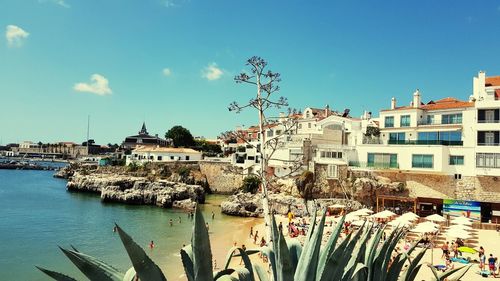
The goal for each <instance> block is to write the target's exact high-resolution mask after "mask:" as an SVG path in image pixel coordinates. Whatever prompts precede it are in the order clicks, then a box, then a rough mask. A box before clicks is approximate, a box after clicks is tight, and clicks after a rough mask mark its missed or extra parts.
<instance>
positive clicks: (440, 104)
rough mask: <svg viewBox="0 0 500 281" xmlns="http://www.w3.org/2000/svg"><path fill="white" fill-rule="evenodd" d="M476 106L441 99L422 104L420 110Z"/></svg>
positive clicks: (403, 107) (470, 103)
mask: <svg viewBox="0 0 500 281" xmlns="http://www.w3.org/2000/svg"><path fill="white" fill-rule="evenodd" d="M472 106H474V102H468V101H461V100H459V99H456V98H451V97H447V98H444V99H440V100H437V101H430V102H429V103H427V104H420V106H419V107H418V108H419V109H423V110H440V109H452V108H463V107H472ZM412 108H414V107H411V106H399V107H396V108H395V109H384V110H382V111H391V110H403V109H412Z"/></svg>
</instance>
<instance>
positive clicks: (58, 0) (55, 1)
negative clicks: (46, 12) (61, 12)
mask: <svg viewBox="0 0 500 281" xmlns="http://www.w3.org/2000/svg"><path fill="white" fill-rule="evenodd" d="M38 2H39V3H46V2H49V3H53V4H56V5H59V6H61V7H64V8H69V7H70V5H69V4H68V3H66V0H38Z"/></svg>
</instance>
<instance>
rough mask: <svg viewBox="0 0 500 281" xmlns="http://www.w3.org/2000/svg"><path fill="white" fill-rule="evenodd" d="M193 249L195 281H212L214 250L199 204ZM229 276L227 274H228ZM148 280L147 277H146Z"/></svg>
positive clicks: (192, 243) (196, 213)
mask: <svg viewBox="0 0 500 281" xmlns="http://www.w3.org/2000/svg"><path fill="white" fill-rule="evenodd" d="M191 247H192V249H193V269H194V280H195V281H212V280H213V271H212V250H211V249H210V238H209V236H208V229H207V226H206V225H205V219H204V218H203V215H202V214H201V210H200V207H199V206H196V210H195V214H194V227H193V236H192V237H191ZM226 276H227V275H226ZM145 280H146V279H145Z"/></svg>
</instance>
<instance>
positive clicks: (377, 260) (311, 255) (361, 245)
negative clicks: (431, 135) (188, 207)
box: [37, 208, 470, 281]
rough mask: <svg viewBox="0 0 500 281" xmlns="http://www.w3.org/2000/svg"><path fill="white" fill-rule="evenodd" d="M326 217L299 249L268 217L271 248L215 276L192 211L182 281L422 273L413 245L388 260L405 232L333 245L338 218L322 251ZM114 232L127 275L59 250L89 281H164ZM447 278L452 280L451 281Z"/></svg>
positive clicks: (366, 230)
mask: <svg viewBox="0 0 500 281" xmlns="http://www.w3.org/2000/svg"><path fill="white" fill-rule="evenodd" d="M316 213H317V212H314V217H313V220H312V221H313V222H315V221H316ZM325 214H326V211H323V215H322V217H321V219H320V222H319V224H318V223H313V224H312V225H311V226H310V228H309V231H308V234H307V238H306V241H305V245H304V246H301V244H300V243H299V242H298V241H297V240H295V239H292V240H289V241H285V237H284V235H283V233H282V232H281V231H279V230H278V227H277V226H276V220H275V218H274V217H272V221H271V222H272V226H271V238H272V241H276V242H275V243H271V244H272V246H271V247H270V248H269V247H267V246H266V247H263V248H261V250H246V251H245V250H243V249H241V248H231V249H230V250H229V252H228V255H227V258H226V262H225V266H224V268H223V269H222V270H220V271H218V272H215V273H214V272H213V270H212V251H211V247H210V239H209V236H208V230H207V228H206V226H205V220H204V218H203V215H202V214H201V211H200V209H199V208H196V212H195V217H194V227H193V233H192V237H191V245H188V246H186V247H184V248H182V249H181V251H180V252H181V260H182V263H183V266H184V271H185V273H186V276H187V279H188V281H209V280H210V281H211V280H220V281H226V280H236V281H238V280H240V281H256V280H257V279H256V278H255V275H256V276H258V280H260V281H269V280H276V281H334V280H335V281H336V280H346V281H351V280H360V281H364V280H366V281H367V280H370V281H397V280H401V281H411V280H414V279H415V277H416V275H417V273H418V271H419V270H420V268H421V267H422V264H419V263H420V261H421V260H422V257H423V256H424V253H425V252H426V249H423V250H421V251H420V252H419V253H417V254H416V256H415V257H414V258H413V259H412V260H411V261H410V260H409V255H410V254H411V253H412V252H413V251H414V250H415V246H416V245H415V246H413V247H411V248H410V249H409V250H408V251H407V252H406V253H399V254H397V256H396V257H395V258H394V259H393V260H392V262H391V256H392V255H393V252H394V249H395V248H396V245H397V243H398V241H399V240H400V239H401V238H402V237H404V235H405V231H404V230H402V229H396V230H394V231H393V232H392V233H391V234H390V235H389V237H388V238H387V239H386V240H385V241H384V242H382V243H381V238H382V235H383V232H384V229H383V228H377V229H374V228H373V226H372V225H371V224H370V223H365V224H364V225H363V226H361V228H360V229H359V230H358V231H355V232H353V233H350V234H349V235H348V236H347V237H346V238H345V239H344V240H342V241H341V242H340V243H339V244H338V245H337V240H338V239H339V236H340V233H341V231H342V229H343V222H344V218H341V220H340V221H339V223H338V224H337V226H336V227H335V228H334V229H333V231H332V234H331V236H330V238H329V240H328V242H327V244H326V245H325V246H324V247H323V248H321V241H322V237H323V231H324V225H325ZM116 228H117V231H118V234H119V236H120V239H121V241H122V243H123V245H124V246H125V250H126V251H127V253H128V256H129V258H130V260H131V262H132V265H133V267H131V268H130V269H129V270H128V271H127V272H126V273H123V272H120V271H118V270H117V269H115V268H114V267H112V266H110V265H108V264H106V263H104V262H102V261H100V260H98V259H96V258H94V257H91V256H89V255H86V254H83V253H81V252H79V251H78V250H77V249H76V248H74V247H72V249H63V248H61V250H62V251H63V253H64V254H65V255H66V256H67V257H68V258H69V259H70V260H71V262H72V263H73V264H75V265H76V266H77V267H78V268H79V269H80V271H82V273H83V274H84V275H85V276H87V278H89V279H90V280H104V281H108V280H109V281H121V280H123V281H132V280H137V279H139V280H143V281H166V280H167V279H166V277H165V275H164V274H163V272H162V271H161V270H160V268H159V267H158V266H157V265H156V264H155V263H154V262H153V261H152V260H151V259H150V258H149V257H148V256H147V254H146V253H145V252H144V250H143V249H142V248H141V247H140V246H139V245H137V243H135V242H134V240H133V239H132V238H131V237H130V236H129V235H128V234H127V233H125V231H123V230H122V229H121V228H120V227H119V226H118V225H117V226H116ZM259 251H260V252H262V253H263V254H264V255H266V256H267V257H268V259H269V262H270V265H271V269H272V278H269V276H268V274H267V272H266V269H264V268H263V267H262V266H261V265H260V264H252V262H251V260H250V259H249V255H251V254H255V253H258V252H259ZM233 257H241V259H242V261H243V264H244V267H240V268H235V269H233V268H230V267H229V266H230V262H231V259H232V258H233ZM405 265H407V266H406V269H405V270H403V268H404V266H405ZM37 268H38V269H39V270H41V271H42V272H44V273H45V274H47V275H48V276H50V277H52V278H53V279H55V280H59V281H74V280H76V279H74V278H72V277H69V276H66V275H64V274H62V273H59V272H55V271H51V270H48V269H45V268H43V267H39V266H37ZM469 268H470V266H464V267H460V268H455V269H452V270H449V271H447V272H444V273H438V272H437V271H436V270H435V269H434V268H433V274H434V277H435V280H436V281H438V280H439V281H441V280H444V279H445V278H447V280H450V281H451V280H459V279H460V277H462V276H463V275H464V274H465V273H466V272H467V270H469ZM455 273H456V274H455ZM235 275H236V276H237V277H236V276H235ZM451 275H455V276H453V278H451V277H450V276H451Z"/></svg>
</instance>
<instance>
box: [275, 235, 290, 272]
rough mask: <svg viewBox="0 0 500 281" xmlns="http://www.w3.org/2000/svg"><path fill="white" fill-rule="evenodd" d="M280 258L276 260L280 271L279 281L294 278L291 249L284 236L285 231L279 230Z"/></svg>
mask: <svg viewBox="0 0 500 281" xmlns="http://www.w3.org/2000/svg"><path fill="white" fill-rule="evenodd" d="M277 244H278V255H277V256H278V259H277V262H276V268H277V271H278V281H288V280H293V274H294V268H293V267H292V261H291V259H290V251H289V250H288V246H287V244H286V241H285V237H283V232H281V231H280V232H279V237H278V241H277Z"/></svg>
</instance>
